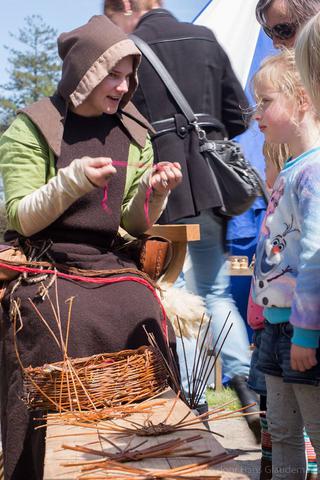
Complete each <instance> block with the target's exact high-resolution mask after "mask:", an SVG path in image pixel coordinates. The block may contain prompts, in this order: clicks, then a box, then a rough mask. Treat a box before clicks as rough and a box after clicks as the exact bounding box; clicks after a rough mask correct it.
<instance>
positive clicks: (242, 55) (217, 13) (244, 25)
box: [194, 0, 260, 88]
mask: <svg viewBox="0 0 320 480" xmlns="http://www.w3.org/2000/svg"><path fill="white" fill-rule="evenodd" d="M256 4H257V0H212V1H211V2H210V3H209V4H208V5H207V6H206V7H205V9H204V10H203V11H202V12H201V13H200V14H199V15H198V16H197V17H196V19H195V20H194V23H197V24H198V25H204V26H206V27H208V28H210V29H211V30H212V31H213V32H214V34H215V35H216V37H217V39H218V41H219V42H220V43H221V45H223V47H224V49H225V51H226V52H227V54H228V56H229V58H230V61H231V63H232V67H233V69H234V71H235V73H236V74H237V76H238V78H239V80H240V82H241V84H242V86H243V87H244V88H245V86H246V84H247V80H248V76H249V72H250V68H251V63H252V58H253V56H254V52H255V49H256V44H257V41H258V36H259V31H260V26H259V24H258V22H257V20H256V17H255V6H256Z"/></svg>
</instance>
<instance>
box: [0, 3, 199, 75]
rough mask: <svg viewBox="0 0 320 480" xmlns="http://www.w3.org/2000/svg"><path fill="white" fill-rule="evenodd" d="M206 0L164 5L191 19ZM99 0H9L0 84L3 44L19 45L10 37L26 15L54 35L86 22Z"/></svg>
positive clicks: (0, 32)
mask: <svg viewBox="0 0 320 480" xmlns="http://www.w3.org/2000/svg"><path fill="white" fill-rule="evenodd" d="M207 3H208V0H165V7H166V8H167V9H168V10H170V11H171V12H172V13H173V14H174V15H175V16H176V17H177V18H178V19H179V20H183V21H192V20H193V18H195V17H196V16H197V14H198V13H199V12H200V11H201V10H202V9H203V7H204V6H205V5H206V4H207ZM102 5H103V0H53V1H52V0H30V1H28V0H9V2H6V7H5V8H3V9H2V10H1V20H0V84H1V83H4V82H6V81H7V79H8V74H7V72H6V70H7V68H8V63H7V51H6V50H5V48H4V47H3V46H4V45H7V46H9V47H13V46H14V47H15V48H18V49H21V48H22V45H21V44H17V43H15V42H14V40H13V39H12V38H11V37H10V35H9V32H12V33H14V34H16V33H17V32H18V30H19V28H23V27H24V18H25V17H27V16H28V15H32V14H38V15H41V16H42V17H43V19H44V21H45V23H47V24H48V25H50V26H51V27H53V28H55V29H56V30H57V31H58V34H60V33H61V32H64V31H68V30H72V29H73V28H75V27H78V26H79V25H82V24H83V23H85V22H87V21H88V20H89V18H90V17H91V16H92V15H95V14H97V13H101V11H102Z"/></svg>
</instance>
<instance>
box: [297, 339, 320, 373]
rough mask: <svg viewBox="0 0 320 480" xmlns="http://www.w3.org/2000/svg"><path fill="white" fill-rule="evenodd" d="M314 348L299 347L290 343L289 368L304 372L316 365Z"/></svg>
mask: <svg viewBox="0 0 320 480" xmlns="http://www.w3.org/2000/svg"><path fill="white" fill-rule="evenodd" d="M316 351H317V350H316V348H306V347H299V346H298V345H294V344H292V345H291V353H290V358H291V368H292V370H298V372H305V371H306V370H310V368H312V367H314V366H315V365H317V363H318V362H317V356H316Z"/></svg>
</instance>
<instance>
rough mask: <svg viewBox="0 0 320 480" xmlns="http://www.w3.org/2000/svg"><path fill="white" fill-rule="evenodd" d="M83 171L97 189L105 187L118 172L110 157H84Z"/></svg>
mask: <svg viewBox="0 0 320 480" xmlns="http://www.w3.org/2000/svg"><path fill="white" fill-rule="evenodd" d="M81 162H82V164H83V170H84V173H85V176H86V177H87V179H88V180H89V181H90V182H91V183H92V184H93V185H95V186H96V187H101V188H103V187H105V186H106V184H107V183H108V181H109V180H110V178H111V177H112V175H114V174H115V173H117V170H116V169H115V168H114V167H113V165H112V159H111V158H109V157H96V158H92V157H82V158H81Z"/></svg>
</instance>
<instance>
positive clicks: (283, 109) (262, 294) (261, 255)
mask: <svg viewBox="0 0 320 480" xmlns="http://www.w3.org/2000/svg"><path fill="white" fill-rule="evenodd" d="M254 92H255V97H256V101H257V111H256V114H255V118H256V120H257V122H258V124H259V128H260V130H261V131H262V132H263V134H264V136H265V140H266V142H268V143H273V144H287V146H288V149H289V151H290V154H291V157H290V158H289V159H288V161H287V162H286V164H285V165H284V167H283V169H282V171H281V172H280V174H279V176H278V177H277V179H276V181H275V184H274V187H273V192H272V195H271V199H270V202H269V205H268V209H267V212H266V217H265V220H264V222H263V225H262V229H261V234H260V237H259V240H258V246H257V253H256V263H255V271H254V276H253V300H254V301H255V303H257V304H259V305H261V306H262V307H263V315H264V318H265V320H266V324H265V329H264V330H263V332H262V335H261V346H260V351H259V359H258V364H257V366H258V368H259V369H260V370H261V371H262V372H263V373H265V377H266V385H267V398H268V401H267V416H268V424H269V429H270V432H271V436H272V446H273V448H272V468H273V476H272V478H273V480H278V479H290V480H304V479H305V475H306V459H305V450H304V437H303V425H305V427H306V430H307V432H308V434H309V436H310V438H311V441H312V444H313V446H314V449H315V452H316V456H317V461H319V454H320V413H319V400H320V389H319V386H318V385H319V382H320V365H319V360H320V355H319V337H320V318H319V310H320V296H319V290H320V257H319V253H318V252H319V241H318V239H319V235H320V224H319V223H320V222H319V211H320V124H319V118H318V116H317V114H316V112H315V110H314V108H313V106H312V104H311V102H310V100H309V97H308V95H307V94H306V91H305V89H304V88H303V84H302V82H301V79H300V76H299V73H298V71H297V68H296V66H295V61H294V53H293V52H292V51H288V50H286V51H283V52H281V53H280V54H278V55H276V56H274V57H270V58H268V59H266V60H265V61H264V62H263V63H262V65H261V67H260V69H259V70H258V72H257V74H256V75H255V78H254ZM318 467H319V465H318Z"/></svg>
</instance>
